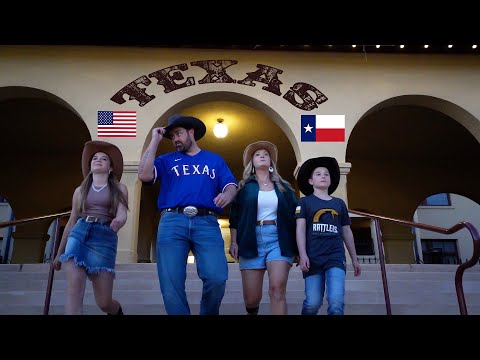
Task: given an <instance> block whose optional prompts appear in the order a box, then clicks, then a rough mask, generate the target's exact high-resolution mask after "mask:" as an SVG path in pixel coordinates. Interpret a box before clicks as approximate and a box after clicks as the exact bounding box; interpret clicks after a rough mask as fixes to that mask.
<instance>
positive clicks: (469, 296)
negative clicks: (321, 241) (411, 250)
mask: <svg viewBox="0 0 480 360" xmlns="http://www.w3.org/2000/svg"><path fill="white" fill-rule="evenodd" d="M187 266H188V273H187V283H186V287H187V294H188V299H189V302H190V307H191V311H192V314H195V315H196V314H198V311H199V303H200V298H201V288H202V282H201V280H199V279H198V277H197V274H196V270H195V265H194V264H188V265H187ZM386 267H387V280H388V286H389V293H390V302H391V309H392V314H393V315H458V314H460V310H459V306H458V302H457V296H456V292H455V282H454V279H455V271H456V269H457V266H455V265H417V264H413V265H407V264H405V265H397V264H390V265H387V266H386ZM48 270H49V264H8V265H0V315H8V314H11V315H14V314H15V315H17V314H18V315H34V314H36V315H41V314H42V313H43V305H44V301H45V290H46V287H47V279H48ZM463 288H464V292H465V300H466V303H467V309H468V313H469V315H478V314H480V266H475V267H473V268H471V269H468V270H467V271H466V272H465V274H464V276H463ZM65 289H66V280H65V272H64V271H60V272H56V273H55V278H54V284H53V291H52V297H51V303H50V314H51V315H58V314H63V309H64V303H65ZM303 291H304V283H303V279H302V274H301V271H300V269H299V268H298V267H293V268H292V270H291V272H290V277H289V282H288V288H287V301H288V311H289V314H290V315H298V314H299V313H300V311H301V307H302V302H303V299H304V292H303ZM114 296H115V297H116V298H117V299H118V300H119V301H120V302H121V303H122V307H123V310H124V312H125V314H127V315H128V314H134V315H164V314H165V309H164V306H163V300H162V296H161V294H160V287H159V283H158V278H157V273H156V265H155V264H117V278H116V280H115V283H114ZM268 302H269V298H268V278H267V276H265V282H264V295H263V300H262V303H261V306H260V314H264V315H267V314H269V313H270V309H269V303H268ZM345 303H346V306H345V314H346V315H385V314H386V306H385V298H384V292H383V285H382V277H381V272H380V265H379V264H364V265H362V275H361V276H360V277H359V278H355V277H354V276H353V272H352V269H351V268H349V269H348V271H347V280H346V295H345ZM325 311H326V304H325V303H324V306H322V308H321V310H320V314H325ZM244 312H245V311H244V306H243V296H242V285H241V276H240V271H239V270H238V264H236V263H231V264H229V280H228V282H227V288H226V293H225V297H224V299H223V302H222V307H221V309H220V313H221V314H222V315H242V314H244ZM84 313H85V314H90V315H96V314H99V315H100V314H103V313H102V312H101V311H100V310H99V309H98V308H97V306H96V305H95V299H94V296H93V291H92V286H91V283H90V281H87V289H86V294H85V299H84Z"/></svg>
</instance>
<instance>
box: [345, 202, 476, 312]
mask: <svg viewBox="0 0 480 360" xmlns="http://www.w3.org/2000/svg"><path fill="white" fill-rule="evenodd" d="M348 211H349V212H351V213H353V214H357V215H361V216H365V217H368V218H370V219H374V220H375V226H376V229H377V241H378V245H379V247H378V250H379V255H380V265H381V268H382V279H384V283H383V284H384V293H385V300H386V302H388V304H387V313H388V312H389V310H388V308H389V307H390V300H389V297H388V285H387V274H386V271H385V263H384V259H383V238H382V235H381V231H380V224H379V220H386V221H390V222H393V223H396V224H399V225H405V226H409V227H415V228H419V229H424V230H428V231H433V232H436V233H440V234H445V235H450V234H453V233H456V232H457V231H459V230H462V229H464V228H466V229H467V230H468V231H469V232H470V235H471V236H472V241H473V255H472V257H471V259H470V260H468V261H467V262H465V263H463V264H460V265H459V266H458V268H457V271H456V272H455V290H456V292H457V300H458V306H459V308H460V314H461V315H468V311H467V305H466V303H465V293H464V291H463V273H464V272H465V270H466V269H468V268H471V267H473V266H474V265H475V264H477V263H478V260H479V258H480V236H479V233H478V230H477V229H476V228H475V226H473V224H472V223H470V222H468V221H461V222H459V223H457V224H455V225H453V226H452V227H450V228H448V229H447V228H442V227H438V226H433V225H427V224H422V223H416V222H412V221H406V220H399V219H394V218H389V217H386V216H380V215H374V214H369V213H365V212H362V211H357V210H351V209H349V210H348ZM378 234H380V236H378Z"/></svg>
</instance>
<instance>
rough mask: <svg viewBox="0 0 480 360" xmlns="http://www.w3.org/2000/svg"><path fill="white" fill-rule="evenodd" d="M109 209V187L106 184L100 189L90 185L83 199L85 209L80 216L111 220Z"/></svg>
mask: <svg viewBox="0 0 480 360" xmlns="http://www.w3.org/2000/svg"><path fill="white" fill-rule="evenodd" d="M109 210H110V187H109V186H108V185H107V186H105V187H104V188H103V189H101V190H100V191H96V190H95V189H93V188H92V187H90V190H89V191H88V195H87V198H86V199H85V211H84V212H83V213H82V214H81V216H88V215H90V216H96V217H100V218H102V219H106V220H113V217H112V215H111V214H110V212H109Z"/></svg>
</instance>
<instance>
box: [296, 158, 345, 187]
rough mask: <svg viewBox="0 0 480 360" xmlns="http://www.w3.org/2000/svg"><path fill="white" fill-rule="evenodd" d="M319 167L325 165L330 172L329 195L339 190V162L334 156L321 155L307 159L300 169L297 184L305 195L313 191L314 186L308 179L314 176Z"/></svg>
mask: <svg viewBox="0 0 480 360" xmlns="http://www.w3.org/2000/svg"><path fill="white" fill-rule="evenodd" d="M318 167H325V168H327V169H328V172H329V173H330V180H331V184H330V186H329V187H328V195H330V194H332V193H333V192H334V191H335V190H337V187H338V184H339V182H340V167H339V166H338V162H337V160H336V159H335V158H333V157H328V156H321V157H317V158H313V159H308V160H307V161H305V162H304V163H303V164H302V166H301V167H300V170H298V176H297V184H298V188H299V189H300V191H301V192H302V193H303V194H304V195H310V194H312V193H313V186H312V185H310V183H309V182H308V179H310V178H311V177H312V173H313V171H314V170H315V169H316V168H318Z"/></svg>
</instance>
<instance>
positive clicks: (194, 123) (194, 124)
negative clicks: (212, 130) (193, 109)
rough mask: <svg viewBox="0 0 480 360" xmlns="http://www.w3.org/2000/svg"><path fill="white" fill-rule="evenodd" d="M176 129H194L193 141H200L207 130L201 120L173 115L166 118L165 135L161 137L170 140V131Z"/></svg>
mask: <svg viewBox="0 0 480 360" xmlns="http://www.w3.org/2000/svg"><path fill="white" fill-rule="evenodd" d="M176 127H182V128H184V129H187V130H189V129H194V130H195V132H194V137H195V140H200V139H201V138H202V137H203V136H204V135H205V133H206V132H207V128H206V126H205V124H204V123H203V121H202V120H200V119H197V118H196V117H193V116H185V115H179V114H175V115H172V116H170V117H169V118H168V126H167V127H165V134H164V135H163V136H164V137H166V138H167V139H170V140H171V139H172V136H171V135H170V131H171V130H172V129H175V128H176Z"/></svg>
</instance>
